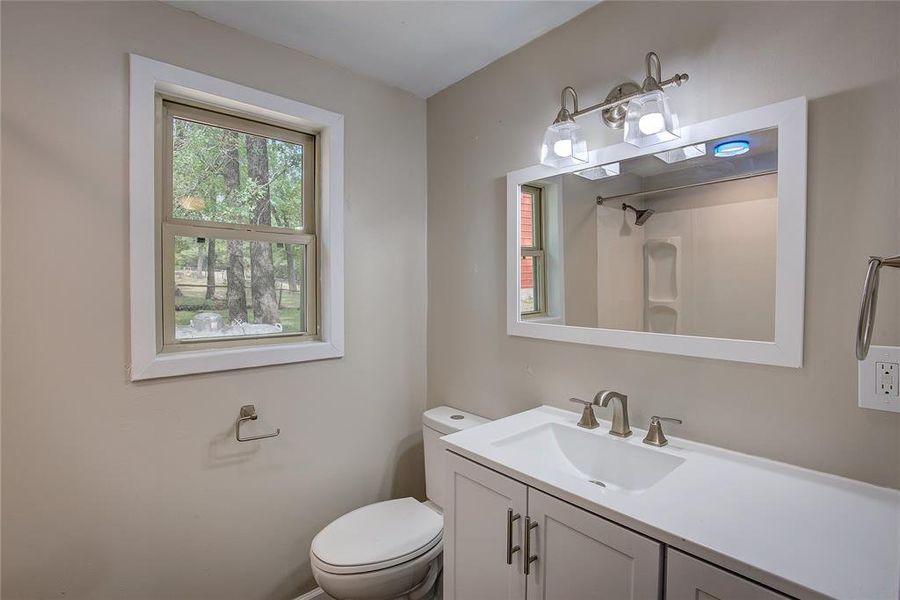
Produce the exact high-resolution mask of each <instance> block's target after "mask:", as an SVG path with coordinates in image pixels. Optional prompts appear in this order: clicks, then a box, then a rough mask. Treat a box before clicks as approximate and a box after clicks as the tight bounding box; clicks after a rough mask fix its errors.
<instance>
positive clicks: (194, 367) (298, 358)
mask: <svg viewBox="0 0 900 600" xmlns="http://www.w3.org/2000/svg"><path fill="white" fill-rule="evenodd" d="M343 356H344V352H343V350H342V349H341V348H339V347H337V346H335V345H333V344H330V343H328V342H323V341H318V340H317V341H310V342H292V343H287V344H285V343H282V344H267V345H260V346H237V347H234V348H209V349H206V350H186V351H183V352H163V353H159V354H157V355H156V356H155V357H154V358H153V360H151V361H150V363H149V364H148V365H147V366H146V368H144V369H143V370H142V371H141V372H140V373H138V372H135V371H134V370H132V373H131V379H132V380H135V381H136V380H140V379H154V378H157V377H175V376H178V375H188V374H191V373H209V372H213V371H228V370H231V369H247V368H250V367H262V366H266V365H280V364H287V363H296V362H308V361H314V360H325V359H329V358H341V357H343Z"/></svg>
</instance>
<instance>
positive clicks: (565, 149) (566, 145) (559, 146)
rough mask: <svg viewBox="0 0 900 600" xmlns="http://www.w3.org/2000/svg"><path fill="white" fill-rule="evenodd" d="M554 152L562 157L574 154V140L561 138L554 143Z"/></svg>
mask: <svg viewBox="0 0 900 600" xmlns="http://www.w3.org/2000/svg"><path fill="white" fill-rule="evenodd" d="M553 154H555V155H557V156H559V157H561V158H566V157H568V156H572V140H559V141H557V142H556V143H554V144H553Z"/></svg>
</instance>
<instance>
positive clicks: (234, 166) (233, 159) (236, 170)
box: [222, 131, 247, 322]
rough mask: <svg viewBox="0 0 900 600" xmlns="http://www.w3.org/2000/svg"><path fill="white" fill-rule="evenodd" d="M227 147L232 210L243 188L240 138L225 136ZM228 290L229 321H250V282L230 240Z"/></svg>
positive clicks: (237, 248)
mask: <svg viewBox="0 0 900 600" xmlns="http://www.w3.org/2000/svg"><path fill="white" fill-rule="evenodd" d="M222 135H223V143H224V145H225V164H224V166H223V169H222V171H223V172H222V175H223V176H224V177H225V199H226V202H228V203H229V204H230V205H231V206H236V205H237V203H238V199H237V194H238V190H239V189H240V187H241V170H240V155H239V154H238V134H237V133H235V132H233V131H224V132H223V134H222ZM226 279H227V280H228V288H227V291H226V294H225V299H226V302H227V304H228V320H229V321H232V322H233V321H242V322H245V321H247V291H246V290H245V289H244V286H245V285H246V282H247V280H246V279H245V278H244V251H243V250H242V249H241V242H240V240H228V264H227V266H226Z"/></svg>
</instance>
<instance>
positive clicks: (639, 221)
mask: <svg viewBox="0 0 900 600" xmlns="http://www.w3.org/2000/svg"><path fill="white" fill-rule="evenodd" d="M629 208H630V209H631V210H633V211H634V224H635V225H637V226H638V227H640V226H641V225H643V224H644V223H646V222H647V219H649V218H650V216H651V215H652V214H653V209H652V208H646V209H644V210H639V209H637V208H635V207H633V206H631V205H630V204H625V203H624V202H623V203H622V210H628V209H629Z"/></svg>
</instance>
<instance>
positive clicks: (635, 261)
mask: <svg viewBox="0 0 900 600" xmlns="http://www.w3.org/2000/svg"><path fill="white" fill-rule="evenodd" d="M777 184H778V130H777V128H771V129H765V130H760V131H753V132H747V133H744V134H741V135H731V136H728V137H724V138H718V139H711V140H708V141H706V142H704V143H698V144H693V145H690V146H685V147H682V148H677V149H674V150H669V151H667V152H662V153H657V154H647V155H645V156H640V157H637V158H632V159H628V160H623V161H621V162H617V163H612V164H607V165H602V166H594V167H591V168H588V169H585V170H582V171H578V172H575V173H567V174H563V175H556V176H553V177H548V178H546V179H541V180H537V181H532V182H529V183H528V184H526V185H523V186H521V194H520V199H519V210H520V223H521V232H520V246H521V261H522V263H521V269H520V281H519V298H520V311H521V318H522V319H523V320H545V321H549V322H554V323H559V324H565V325H574V326H579V327H592V328H604V329H619V330H630V331H646V332H655V333H668V334H678V335H690V336H705V337H713V338H728V339H739V340H760V341H772V340H774V337H775V264H776V233H777V207H778V197H777V196H778V192H777V190H778V185H777Z"/></svg>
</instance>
